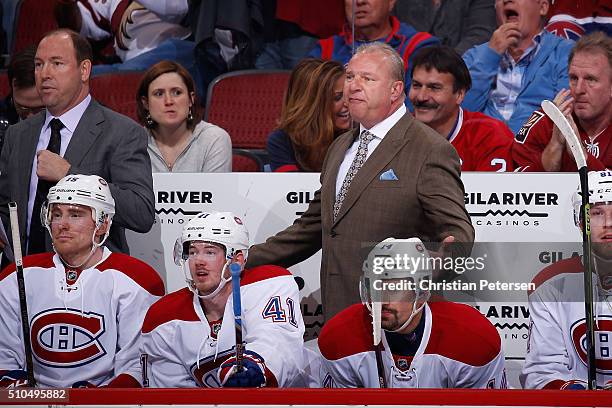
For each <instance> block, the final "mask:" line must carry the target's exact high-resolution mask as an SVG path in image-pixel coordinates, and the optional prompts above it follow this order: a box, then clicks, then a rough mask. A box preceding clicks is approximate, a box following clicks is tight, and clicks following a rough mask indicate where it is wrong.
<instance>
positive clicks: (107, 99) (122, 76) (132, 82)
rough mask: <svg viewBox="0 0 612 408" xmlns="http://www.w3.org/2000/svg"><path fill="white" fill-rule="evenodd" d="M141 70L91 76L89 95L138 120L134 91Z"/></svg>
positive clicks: (136, 89)
mask: <svg viewBox="0 0 612 408" xmlns="http://www.w3.org/2000/svg"><path fill="white" fill-rule="evenodd" d="M142 75H143V72H141V71H125V72H113V73H109V74H101V75H96V76H94V77H92V78H91V95H92V96H93V97H94V98H95V99H96V100H97V101H98V102H100V103H101V104H103V105H104V106H106V107H108V108H110V109H112V110H114V111H116V112H119V113H122V114H124V115H126V116H129V117H130V118H132V119H134V120H135V121H138V115H137V114H136V93H137V92H138V85H139V84H140V80H141V78H142Z"/></svg>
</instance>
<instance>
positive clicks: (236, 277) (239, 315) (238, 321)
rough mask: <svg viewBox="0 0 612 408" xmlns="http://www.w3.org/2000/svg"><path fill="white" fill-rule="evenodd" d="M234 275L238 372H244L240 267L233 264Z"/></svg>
mask: <svg viewBox="0 0 612 408" xmlns="http://www.w3.org/2000/svg"><path fill="white" fill-rule="evenodd" d="M229 268H230V273H231V274H232V299H233V303H234V324H235V326H236V372H240V371H242V368H243V367H242V359H243V356H244V344H243V343H242V302H241V300H240V272H242V271H241V268H240V265H239V264H237V263H235V262H232V263H231V264H230V266H229Z"/></svg>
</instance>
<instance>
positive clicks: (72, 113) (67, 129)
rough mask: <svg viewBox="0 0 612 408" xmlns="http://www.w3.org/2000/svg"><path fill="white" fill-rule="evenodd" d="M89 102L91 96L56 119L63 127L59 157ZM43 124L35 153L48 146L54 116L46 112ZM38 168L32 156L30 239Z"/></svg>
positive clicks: (64, 150) (29, 199) (28, 223)
mask: <svg viewBox="0 0 612 408" xmlns="http://www.w3.org/2000/svg"><path fill="white" fill-rule="evenodd" d="M89 102H91V96H90V95H87V96H86V97H85V99H83V100H82V101H81V102H79V104H78V105H76V106H75V107H73V108H72V109H70V110H69V111H67V112H64V114H62V115H61V116H58V117H57V118H58V119H59V120H61V121H62V123H63V124H64V127H63V128H62V129H61V130H60V136H61V139H62V143H61V146H60V156H62V157H64V154H65V153H66V149H67V148H68V144H69V143H70V140H71V139H72V135H73V133H74V131H75V130H76V127H77V125H78V124H79V121H80V120H81V117H82V116H83V113H85V109H87V107H88V106H89ZM46 115H47V116H46V118H45V123H43V126H42V129H41V131H40V136H39V137H38V144H37V145H36V153H38V152H39V151H41V150H45V149H46V148H47V146H48V145H49V139H51V126H49V124H50V123H51V119H54V118H55V116H53V115H51V114H50V113H49V111H46ZM37 168H38V161H37V160H36V155H34V160H33V163H32V175H31V176H30V195H29V197H28V218H27V231H28V238H29V237H30V224H31V221H32V215H33V214H32V210H33V209H34V199H35V198H36V189H37V187H38V176H37V175H36V169H37ZM34 216H35V217H38V216H39V214H34Z"/></svg>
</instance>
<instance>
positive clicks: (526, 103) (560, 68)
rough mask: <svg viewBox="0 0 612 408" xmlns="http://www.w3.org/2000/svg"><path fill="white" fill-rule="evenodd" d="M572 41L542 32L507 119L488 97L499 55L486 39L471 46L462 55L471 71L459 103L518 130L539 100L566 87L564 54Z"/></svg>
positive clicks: (492, 86)
mask: <svg viewBox="0 0 612 408" xmlns="http://www.w3.org/2000/svg"><path fill="white" fill-rule="evenodd" d="M573 45H574V43H573V42H572V41H569V40H565V39H562V38H560V37H557V36H556V35H553V34H551V33H549V32H547V31H543V32H542V39H541V41H540V49H539V50H538V52H537V54H536V55H535V57H534V58H533V59H532V60H531V62H530V63H529V65H528V67H527V69H526V70H525V75H524V76H523V87H522V89H521V91H520V92H519V94H518V96H517V98H516V102H515V108H514V112H513V113H512V116H511V117H510V120H508V121H506V120H504V118H503V117H502V116H501V115H500V113H499V112H498V111H497V109H495V105H494V104H493V101H492V100H491V99H490V95H491V91H492V90H493V89H494V88H495V85H496V81H497V72H498V70H499V65H500V62H501V59H502V57H501V55H500V54H498V53H497V52H495V51H493V49H491V48H489V44H488V43H484V44H480V45H477V46H476V47H472V48H470V49H469V50H467V51H466V53H465V54H463V59H464V60H465V63H466V65H467V66H468V69H469V70H470V74H471V75H472V89H470V90H469V91H468V92H467V94H466V95H465V99H464V100H463V104H462V106H463V107H464V108H465V109H467V110H471V111H477V112H483V113H485V114H487V115H489V116H492V117H494V118H496V119H499V120H502V121H504V122H506V123H507V125H508V127H510V129H512V131H513V132H514V133H516V132H518V130H519V129H520V128H521V126H523V124H524V123H525V122H526V121H527V119H528V118H529V116H530V115H531V114H532V113H533V112H534V111H535V110H536V109H539V108H540V103H541V102H542V100H544V99H550V100H552V99H553V98H554V97H555V95H556V94H557V92H559V91H560V90H561V89H563V88H566V89H567V88H568V86H569V83H568V79H567V57H568V56H569V53H570V50H571V49H572V47H573Z"/></svg>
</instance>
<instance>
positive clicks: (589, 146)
mask: <svg viewBox="0 0 612 408" xmlns="http://www.w3.org/2000/svg"><path fill="white" fill-rule="evenodd" d="M572 117H573V118H574V122H575V123H576V126H577V127H578V131H579V132H580V135H579V136H580V139H581V140H582V143H583V145H584V147H585V149H586V152H587V166H588V168H589V170H591V171H592V170H605V169H606V168H612V124H610V125H609V126H608V127H607V128H606V129H605V130H604V131H603V132H602V133H600V134H599V135H597V136H596V137H595V138H594V140H593V141H591V140H590V139H589V137H588V136H587V134H586V133H585V131H584V129H582V127H580V123H579V122H578V118H577V117H576V115H574V114H572ZM553 126H554V124H553V122H552V120H550V118H549V117H548V116H546V114H545V113H544V112H542V111H541V110H537V111H535V112H533V114H532V115H531V117H530V118H529V119H528V120H527V122H526V123H525V124H524V125H523V127H521V129H520V130H519V131H518V133H517V134H516V136H515V137H514V143H513V145H512V159H513V160H514V164H515V165H516V166H518V167H517V169H516V170H517V171H544V167H543V166H542V152H543V151H544V149H545V148H546V146H547V145H548V143H549V142H550V138H551V137H552V131H553ZM560 171H578V169H577V168H576V162H575V161H574V159H573V158H572V157H571V156H570V154H569V153H568V151H567V149H565V151H564V152H563V157H562V158H561V170H560Z"/></svg>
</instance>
